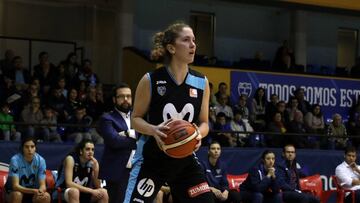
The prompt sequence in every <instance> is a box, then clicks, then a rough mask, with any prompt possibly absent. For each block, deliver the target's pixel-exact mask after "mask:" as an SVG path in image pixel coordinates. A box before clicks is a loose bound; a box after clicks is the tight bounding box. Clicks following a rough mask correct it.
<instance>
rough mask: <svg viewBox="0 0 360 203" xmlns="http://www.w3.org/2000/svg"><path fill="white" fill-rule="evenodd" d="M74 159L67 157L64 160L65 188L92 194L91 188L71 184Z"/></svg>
mask: <svg viewBox="0 0 360 203" xmlns="http://www.w3.org/2000/svg"><path fill="white" fill-rule="evenodd" d="M74 165H75V162H74V159H73V157H72V156H67V157H66V158H65V160H64V174H65V184H66V187H67V188H71V187H72V188H76V189H78V190H79V191H80V192H85V193H90V194H92V193H94V190H93V189H92V188H88V187H84V186H82V185H79V184H76V183H74V182H73V175H74V174H73V169H74Z"/></svg>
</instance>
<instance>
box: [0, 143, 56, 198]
mask: <svg viewBox="0 0 360 203" xmlns="http://www.w3.org/2000/svg"><path fill="white" fill-rule="evenodd" d="M36 144H37V143H36V139H35V138H34V137H27V138H25V139H24V140H23V141H22V142H21V145H20V151H21V152H19V153H17V154H15V155H14V156H13V157H11V160H10V166H9V176H8V179H7V181H6V184H5V189H6V194H5V196H6V201H7V202H11V203H21V202H34V203H50V201H51V198H50V194H49V193H47V192H46V183H45V178H46V175H45V171H46V163H45V159H44V158H43V157H41V156H40V155H39V154H38V153H36Z"/></svg>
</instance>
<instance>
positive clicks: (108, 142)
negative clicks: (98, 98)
mask: <svg viewBox="0 0 360 203" xmlns="http://www.w3.org/2000/svg"><path fill="white" fill-rule="evenodd" d="M112 100H113V103H114V109H113V111H111V112H109V113H106V114H104V115H102V116H101V118H100V120H99V122H98V132H99V133H100V134H101V136H102V137H103V138H104V144H105V147H104V153H103V156H102V159H101V162H100V166H101V167H100V174H99V176H100V178H101V179H104V180H106V189H107V190H108V194H109V202H110V203H120V202H123V201H124V195H125V191H126V187H127V180H128V179H129V173H130V169H131V160H132V157H133V155H134V153H135V149H136V133H135V131H134V130H133V129H131V127H130V113H131V107H132V98H131V89H130V87H129V86H128V85H127V84H125V83H121V84H119V85H117V86H116V87H114V89H113V92H112Z"/></svg>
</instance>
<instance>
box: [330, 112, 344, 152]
mask: <svg viewBox="0 0 360 203" xmlns="http://www.w3.org/2000/svg"><path fill="white" fill-rule="evenodd" d="M332 119H333V121H332V122H331V123H330V125H329V126H328V128H327V146H328V148H329V149H344V148H345V147H346V146H347V145H349V143H348V138H346V137H347V131H346V127H345V125H344V124H343V121H342V116H341V115H340V114H338V113H336V114H334V115H333V117H332ZM324 144H325V143H324Z"/></svg>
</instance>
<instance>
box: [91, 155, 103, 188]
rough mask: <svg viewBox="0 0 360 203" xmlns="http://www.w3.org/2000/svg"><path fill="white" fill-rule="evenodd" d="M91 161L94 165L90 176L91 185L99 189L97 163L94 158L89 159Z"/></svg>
mask: <svg viewBox="0 0 360 203" xmlns="http://www.w3.org/2000/svg"><path fill="white" fill-rule="evenodd" d="M91 160H92V162H93V163H94V165H93V174H92V179H93V183H94V186H95V188H100V187H101V181H100V179H99V162H98V161H97V160H96V159H95V157H91Z"/></svg>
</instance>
